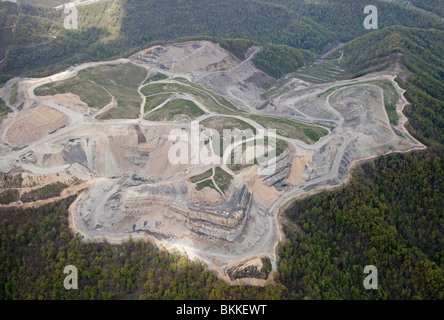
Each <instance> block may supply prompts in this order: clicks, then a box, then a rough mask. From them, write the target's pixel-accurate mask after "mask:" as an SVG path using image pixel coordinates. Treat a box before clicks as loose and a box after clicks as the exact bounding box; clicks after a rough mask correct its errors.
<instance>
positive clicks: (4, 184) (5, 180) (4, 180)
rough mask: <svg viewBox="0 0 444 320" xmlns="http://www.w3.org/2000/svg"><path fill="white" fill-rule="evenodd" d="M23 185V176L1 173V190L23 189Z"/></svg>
mask: <svg viewBox="0 0 444 320" xmlns="http://www.w3.org/2000/svg"><path fill="white" fill-rule="evenodd" d="M22 183H23V177H22V174H21V173H19V174H14V173H10V174H5V173H0V188H1V189H10V188H21V187H22Z"/></svg>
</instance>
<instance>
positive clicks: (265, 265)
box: [227, 258, 272, 280]
mask: <svg viewBox="0 0 444 320" xmlns="http://www.w3.org/2000/svg"><path fill="white" fill-rule="evenodd" d="M261 262H262V267H261V268H260V269H259V268H258V266H256V265H251V266H248V267H244V264H239V265H237V266H234V267H232V268H230V269H228V270H227V274H228V276H229V277H230V279H231V280H237V279H242V278H254V279H262V280H266V279H268V275H269V274H270V272H271V270H272V267H271V261H270V259H269V258H261Z"/></svg>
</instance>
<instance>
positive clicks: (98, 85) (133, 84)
mask: <svg viewBox="0 0 444 320" xmlns="http://www.w3.org/2000/svg"><path fill="white" fill-rule="evenodd" d="M145 77H146V70H145V69H143V68H140V67H138V66H136V65H134V64H132V63H126V64H120V65H103V66H98V67H95V68H87V69H84V70H81V71H80V72H79V73H78V75H77V76H76V77H74V78H72V79H69V80H64V81H60V82H54V83H49V84H46V85H44V86H41V87H39V88H37V89H36V90H35V94H36V95H38V96H45V95H55V94H59V93H68V92H69V93H73V94H75V95H77V96H79V97H80V99H81V100H82V101H83V102H85V103H86V104H88V106H89V107H91V108H97V109H100V108H103V107H105V106H106V105H108V104H109V103H110V102H111V100H112V98H113V97H114V98H115V99H116V100H117V107H115V108H112V109H111V110H108V111H107V112H105V113H103V114H101V115H100V116H99V119H101V120H107V119H135V118H137V117H138V115H139V110H140V104H141V103H142V100H141V97H140V96H139V94H138V93H137V88H138V86H139V85H140V84H141V83H142V81H143V80H144V79H145Z"/></svg>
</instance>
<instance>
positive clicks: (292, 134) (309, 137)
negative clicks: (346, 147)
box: [249, 115, 328, 144]
mask: <svg viewBox="0 0 444 320" xmlns="http://www.w3.org/2000/svg"><path fill="white" fill-rule="evenodd" d="M249 118H250V119H252V120H254V121H256V122H257V123H259V124H260V125H262V126H263V127H265V128H267V129H275V130H276V133H277V134H279V135H281V136H284V137H287V138H291V139H297V140H301V141H303V142H305V143H307V144H313V143H315V142H317V141H319V139H321V138H322V137H324V136H326V135H327V134H328V130H327V129H325V128H322V127H318V126H313V125H309V124H305V123H302V122H298V121H295V120H292V119H287V118H277V117H271V116H258V115H250V116H249Z"/></svg>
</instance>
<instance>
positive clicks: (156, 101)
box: [144, 93, 171, 112]
mask: <svg viewBox="0 0 444 320" xmlns="http://www.w3.org/2000/svg"><path fill="white" fill-rule="evenodd" d="M170 96H171V94H168V93H165V94H155V95H152V96H150V97H146V102H145V108H144V112H148V111H150V110H153V109H155V108H156V107H158V106H159V105H161V104H162V103H164V102H165V101H166V100H167V99H168V98H169V97H170Z"/></svg>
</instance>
